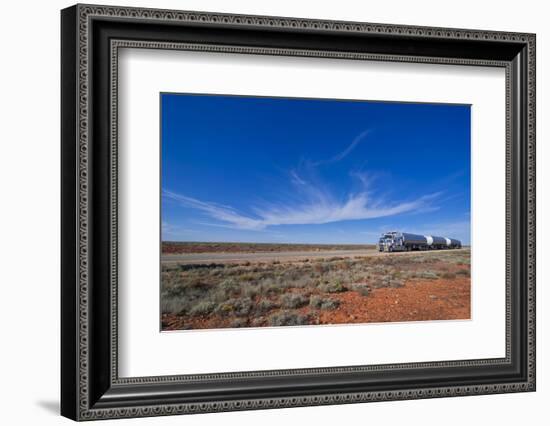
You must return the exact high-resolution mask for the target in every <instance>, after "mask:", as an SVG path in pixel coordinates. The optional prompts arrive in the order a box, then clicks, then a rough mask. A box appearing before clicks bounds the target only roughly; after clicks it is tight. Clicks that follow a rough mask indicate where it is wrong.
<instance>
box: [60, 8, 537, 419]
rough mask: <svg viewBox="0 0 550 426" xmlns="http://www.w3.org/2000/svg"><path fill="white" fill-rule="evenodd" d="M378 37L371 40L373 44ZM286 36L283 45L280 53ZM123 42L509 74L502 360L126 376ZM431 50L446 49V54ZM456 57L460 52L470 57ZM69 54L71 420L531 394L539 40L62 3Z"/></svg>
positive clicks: (66, 238) (65, 213)
mask: <svg viewBox="0 0 550 426" xmlns="http://www.w3.org/2000/svg"><path fill="white" fill-rule="evenodd" d="M128 23H136V24H139V26H140V28H143V29H142V30H136V31H129V30H128V31H127V30H126V29H125V24H128ZM212 27H215V28H219V29H224V30H226V31H227V32H228V34H233V33H234V34H236V35H235V38H236V39H238V38H239V37H241V39H239V42H238V43H236V44H235V43H228V44H220V43H213V42H211V41H209V40H201V41H200V42H197V38H200V37H204V35H203V31H204V29H207V28H212ZM168 28H170V29H168ZM174 28H179V29H181V30H182V31H181V32H182V33H185V30H187V29H189V31H190V35H186V34H182V35H181V37H183V38H185V37H188V38H189V39H190V40H185V41H182V40H181V39H177V37H176V36H175V35H174V31H173V29H174ZM163 29H164V30H166V32H165V33H162V31H163ZM195 30H196V31H197V33H196V34H195V33H193V31H195ZM247 30H250V31H254V32H255V33H257V34H259V33H262V32H263V33H265V32H271V33H274V34H276V35H277V34H282V35H284V37H282V39H283V40H282V41H279V40H275V41H274V42H273V43H272V44H273V45H269V46H266V45H264V46H257V45H256V46H252V45H247V44H246V39H247V37H248V36H247V35H246V33H247ZM140 31H142V32H147V31H149V32H150V33H151V34H152V33H155V34H157V33H158V34H159V35H158V38H159V40H158V41H153V40H145V39H140V38H139V37H136V35H139V33H140ZM308 33H315V34H319V35H324V36H326V37H328V39H329V40H333V39H332V38H331V37H334V36H342V35H345V36H349V37H348V38H346V40H345V42H344V43H341V44H339V43H340V42H339V41H338V40H337V39H336V38H334V40H333V46H336V47H337V49H326V50H325V49H323V48H318V47H311V48H309V47H308V48H303V47H299V46H293V45H292V44H294V42H293V41H292V40H294V39H296V40H300V37H301V35H303V34H308ZM122 36H123V37H122ZM178 37H180V36H178ZM205 38H207V37H205ZM274 38H277V37H276V36H275V37H274ZM355 40H360V41H362V42H363V41H365V40H366V41H367V46H366V47H365V50H356V46H357V45H356V44H354V43H355ZM369 40H374V41H373V42H372V45H369V43H368V42H369ZM390 41H391V42H392V43H395V42H396V41H399V42H400V43H402V44H403V45H406V46H409V47H410V46H411V45H412V46H416V45H419V47H418V49H416V50H418V51H419V52H421V53H420V54H418V55H410V54H403V53H400V52H399V46H397V47H396V48H393V49H394V51H389V48H388V47H387V46H388V42H390ZM277 43H282V44H283V45H285V43H286V45H285V46H284V47H281V46H279V45H277ZM346 43H347V44H346ZM298 44H299V43H298ZM346 46H348V47H346ZM449 46H450V47H452V48H454V49H455V50H452V49H451V50H450V52H451V56H444V55H441V52H443V50H442V48H443V49H447V47H449ZM123 47H132V48H154V49H177V50H197V51H210V52H211V51H217V52H227V53H238V54H262V55H276V56H281V55H283V56H289V55H291V56H313V57H324V58H333V59H334V58H336V59H355V60H371V61H372V60H374V61H381V60H383V61H396V62H418V63H442V64H455V65H465V66H467V65H481V66H493V67H503V68H505V69H506V115H507V116H506V123H507V129H506V135H507V136H506V139H507V140H506V147H507V148H506V150H507V152H506V163H507V164H506V204H507V212H506V244H507V247H506V304H507V306H506V323H507V324H506V357H505V358H502V359H500V358H499V359H483V360H464V361H450V362H432V363H414V364H388V365H376V366H361V367H327V368H321V369H301V370H275V371H261V372H243V373H222V374H210V375H193V376H161V377H145V378H125V379H121V378H119V377H118V373H117V372H118V368H117V362H118V361H117V342H118V329H117V256H118V252H117V229H118V218H117V207H116V206H117V200H118V198H117V197H118V194H117V192H118V188H117V155H118V152H117V125H116V123H117V87H118V79H117V70H118V49H119V48H123ZM396 49H397V50H396ZM438 49H439V50H438ZM429 52H440V55H435V54H429ZM452 53H462V56H460V55H452ZM62 56H63V57H62V82H63V83H62V165H63V171H62V177H63V183H62V223H63V230H62V261H63V265H62V408H61V410H62V414H63V415H65V416H67V417H70V418H72V419H75V420H92V419H102V418H114V417H141V416H151V415H169V414H183V413H196V412H214V411H229V410H243V409H260V408H275V407H291V406H307V405H322V404H339V403H351V402H365V401H381V400H399V399H416V398H434V397H442V396H461V395H475V394H488V393H504V392H518V391H534V390H535V36H534V35H533V34H520V33H510V32H506V33H504V32H495V31H477V30H464V29H447V28H427V27H410V26H401V25H383V24H369V23H357V22H336V21H324V20H309V19H294V18H278V17H277V18H276V17H266V16H245V15H228V14H212V13H201V12H183V11H168V10H156V9H136V8H125V7H104V6H90V5H76V6H73V7H71V8H68V9H65V10H63V11H62ZM92 158H93V162H92V161H91V159H92ZM99 169H101V170H99ZM101 172H107V173H101ZM104 175H105V176H108V178H105V176H104ZM98 230H103V232H102V233H100V231H98ZM105 256H106V257H105ZM98 305H99V306H100V307H98ZM107 308H108V309H107ZM488 366H494V367H495V368H502V370H503V372H504V370H506V377H510V379H508V380H504V379H502V378H499V380H496V379H495V378H493V379H492V380H489V379H488V378H487V379H481V378H480V379H478V380H477V381H476V380H473V381H472V382H471V384H467V385H453V384H452V382H449V383H447V382H445V380H447V381H448V379H445V377H444V375H445V374H446V373H445V372H450V371H453V370H452V369H459V370H460V371H464V372H465V373H464V374H465V376H467V375H468V374H467V373H468V371H471V372H473V371H474V369H476V368H478V369H479V368H483V367H485V368H487V367H488ZM411 370H416V371H430V374H432V375H433V376H434V377H437V378H439V380H440V382H437V380H436V378H434V379H433V380H434V383H436V382H437V385H436V386H425V387H424V386H422V387H420V386H411V383H408V384H403V383H404V382H403V379H399V374H402V373H403V372H406V371H411ZM476 371H477V370H476ZM380 372H386V373H387V375H390V373H391V374H392V375H395V377H396V379H395V383H396V384H394V385H391V386H390V385H386V386H385V387H382V388H377V387H376V384H373V382H372V380H370V381H368V380H367V381H368V382H369V383H358V382H360V381H361V380H362V379H363V378H364V379H365V380H366V378H367V376H369V374H370V375H371V376H372V374H377V373H380ZM503 374H504V373H503ZM335 375H338V377H339V378H340V379H341V378H342V377H345V378H349V385H348V386H343V387H342V389H340V390H337V391H330V392H327V391H323V389H325V390H327V389H329V388H334V386H329V385H330V381H331V379H333V378H334V377H335ZM298 376H300V377H301V378H302V379H303V378H304V377H305V376H308V377H311V378H312V380H313V379H314V380H316V381H318V382H319V383H318V385H317V387H315V390H313V391H310V390H305V391H298V390H296V389H295V387H296V386H297V385H298V384H299V379H298ZM369 377H370V376H369ZM392 377H393V376H392ZM278 378H280V379H281V380H282V379H284V380H286V381H288V380H294V382H296V383H291V382H290V381H288V383H287V382H285V385H286V386H287V388H285V389H283V390H280V389H279V388H277V386H276V385H275V382H276V380H277V379H278ZM235 379H239V380H248V381H249V382H250V388H246V387H245V386H243V389H242V391H240V392H238V393H236V394H235V393H233V394H230V393H229V392H226V393H225V394H224V393H223V392H222V391H215V389H221V388H223V385H224V383H225V384H227V383H228V382H229V381H231V380H235ZM360 379H361V380H360ZM270 383H271V384H272V386H273V392H272V393H271V394H270V395H269V396H267V397H263V396H262V397H255V396H254V395H255V392H254V391H253V389H256V387H257V386H260V387H262V389H265V388H266V386H267V387H269V386H270ZM189 385H194V386H199V387H201V386H203V388H201V392H202V393H201V392H197V394H196V395H194V396H193V395H191V396H189V394H188V393H187V394H185V396H184V394H183V393H182V394H181V395H180V396H179V397H175V398H174V397H168V396H167V394H166V393H165V391H166V390H167V389H170V391H171V392H173V391H174V389H175V387H177V388H178V389H179V388H182V389H183V387H185V386H189ZM279 386H280V385H279ZM312 389H313V387H312ZM138 393H139V395H138ZM264 393H265V392H264ZM268 393H269V392H268ZM206 394H208V395H210V396H205V395H206Z"/></svg>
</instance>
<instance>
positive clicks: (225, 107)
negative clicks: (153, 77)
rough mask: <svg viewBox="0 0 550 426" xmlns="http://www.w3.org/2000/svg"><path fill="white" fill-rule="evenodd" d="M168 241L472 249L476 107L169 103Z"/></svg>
mask: <svg viewBox="0 0 550 426" xmlns="http://www.w3.org/2000/svg"><path fill="white" fill-rule="evenodd" d="M161 107H162V110H161V120H162V129H161V139H162V141H161V142H162V148H161V149H162V197H161V198H162V201H161V203H162V206H161V211H162V239H163V241H235V242H275V243H372V242H375V241H376V240H377V238H378V236H379V235H380V233H382V232H384V231H387V230H401V231H405V232H415V233H421V234H430V235H442V236H448V237H453V238H458V239H460V240H462V242H463V243H464V244H469V243H470V106H468V105H444V104H418V103H397V102H367V101H342V100H323V99H294V98H260V97H242V96H219V95H185V94H161Z"/></svg>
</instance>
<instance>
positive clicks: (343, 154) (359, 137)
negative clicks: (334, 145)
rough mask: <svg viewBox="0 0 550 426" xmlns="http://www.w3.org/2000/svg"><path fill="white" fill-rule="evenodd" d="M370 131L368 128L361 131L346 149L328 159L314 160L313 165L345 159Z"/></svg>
mask: <svg viewBox="0 0 550 426" xmlns="http://www.w3.org/2000/svg"><path fill="white" fill-rule="evenodd" d="M369 133H370V129H367V130H365V131H363V132H361V133H359V135H357V136H356V137H355V139H353V141H352V142H351V143H350V144H349V145H348V146H347V147H346V149H344V150H343V151H341V152H339V153H338V154H336V155H335V156H333V157H331V158H329V159H328V160H319V161H314V162H312V163H311V164H312V165H313V166H320V165H322V164H330V163H336V162H338V161H341V160H343V159H344V158H346V157H347V156H348V155H349V154H350V153H351V152H352V151H353V150H354V149H355V147H356V146H357V145H359V142H361V141H362V140H363V139H365V137H366V136H367V135H368V134H369Z"/></svg>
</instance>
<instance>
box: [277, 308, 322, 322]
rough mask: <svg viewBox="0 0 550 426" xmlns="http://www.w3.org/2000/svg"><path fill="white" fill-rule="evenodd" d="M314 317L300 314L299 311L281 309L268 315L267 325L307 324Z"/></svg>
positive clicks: (313, 319)
mask: <svg viewBox="0 0 550 426" xmlns="http://www.w3.org/2000/svg"><path fill="white" fill-rule="evenodd" d="M315 319H316V317H315V316H314V315H311V314H308V315H304V314H300V313H299V312H295V311H290V310H283V311H280V312H277V313H274V314H272V315H270V317H269V325H271V326H282V325H286V326H288V325H308V324H311V323H312V321H315Z"/></svg>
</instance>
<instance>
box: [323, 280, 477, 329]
mask: <svg viewBox="0 0 550 426" xmlns="http://www.w3.org/2000/svg"><path fill="white" fill-rule="evenodd" d="M335 297H336V298H337V299H338V300H339V301H340V303H341V304H340V306H339V307H338V309H336V310H334V311H322V312H321V313H320V318H319V322H320V324H342V323H347V324H349V323H367V322H396V321H427V320H451V319H469V318H470V279H469V278H456V279H452V280H442V279H438V280H411V281H409V282H408V283H407V284H405V286H404V287H401V288H380V289H375V290H373V291H372V293H371V294H369V295H368V296H366V297H365V296H361V295H359V294H358V293H357V292H354V291H348V292H345V293H342V294H339V295H337V296H335Z"/></svg>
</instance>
